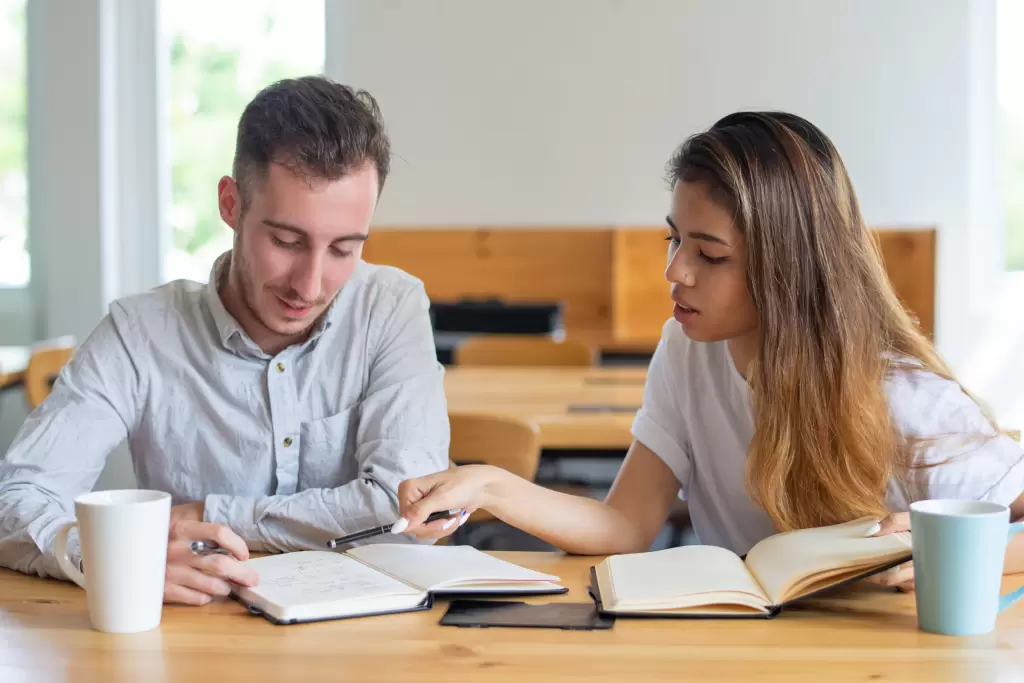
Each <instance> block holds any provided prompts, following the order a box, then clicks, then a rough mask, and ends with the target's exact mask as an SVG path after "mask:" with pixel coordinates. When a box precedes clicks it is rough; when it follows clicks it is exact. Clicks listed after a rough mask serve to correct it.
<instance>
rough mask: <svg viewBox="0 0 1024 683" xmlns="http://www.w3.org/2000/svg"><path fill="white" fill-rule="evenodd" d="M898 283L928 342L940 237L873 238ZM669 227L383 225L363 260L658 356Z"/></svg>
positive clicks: (591, 339)
mask: <svg viewBox="0 0 1024 683" xmlns="http://www.w3.org/2000/svg"><path fill="white" fill-rule="evenodd" d="M873 233H874V235H875V236H876V237H877V238H878V241H879V245H880V247H881V252H882V257H883V260H884V262H885V267H886V270H887V272H888V274H889V279H890V281H891V282H892V283H893V286H894V288H895V289H896V293H897V294H898V295H899V297H900V298H901V300H902V301H903V302H904V305H906V306H907V308H908V309H909V310H910V312H911V313H912V314H913V315H914V316H915V317H916V318H917V319H918V321H919V323H920V326H921V329H922V330H923V331H924V332H925V334H927V335H928V336H929V338H930V337H931V336H932V335H933V332H934V326H935V252H936V232H935V230H934V228H930V229H893V228H878V229H874V230H873ZM665 235H666V230H665V228H662V227H650V226H644V227H634V226H621V227H613V226H590V227H588V226H581V227H566V226H555V227H551V228H538V227H529V228H525V227H524V228H520V227H515V226H512V227H504V228H502V227H488V228H434V227H430V228H427V227H407V228H388V227H376V228H374V229H373V231H372V232H371V236H370V239H369V241H367V243H366V245H365V248H364V252H363V258H364V259H365V260H367V261H369V262H371V263H381V264H388V265H393V266H397V267H398V268H401V269H403V270H405V271H407V272H409V273H411V274H413V275H415V276H416V277H418V278H420V279H421V280H423V282H424V284H425V285H426V289H427V294H428V295H429V296H430V298H431V299H432V300H437V301H441V300H447V301H454V300H457V299H464V298H500V299H504V300H506V301H509V302H536V301H545V300H547V301H555V300H557V301H562V302H563V303H564V306H565V314H564V325H565V335H566V339H571V340H574V341H579V342H582V343H585V344H590V345H592V346H594V347H596V348H600V349H602V350H604V351H606V352H607V351H612V352H615V351H627V352H639V353H650V352H651V351H653V349H654V347H655V345H656V344H657V342H658V339H659V338H660V336H661V328H662V325H663V324H664V322H665V320H666V319H668V317H669V316H670V315H671V308H670V304H669V299H668V283H667V282H666V281H665V278H664V270H665V256H666V245H665V241H664V238H665Z"/></svg>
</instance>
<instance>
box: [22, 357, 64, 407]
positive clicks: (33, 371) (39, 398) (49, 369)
mask: <svg viewBox="0 0 1024 683" xmlns="http://www.w3.org/2000/svg"><path fill="white" fill-rule="evenodd" d="M73 352H74V349H73V348H72V347H70V346H56V347H46V348H41V349H38V350H36V351H33V352H32V355H31V356H30V357H29V359H28V365H27V366H26V367H25V400H26V401H27V402H28V406H29V408H30V409H33V410H34V409H35V408H37V407H38V406H39V404H40V403H42V402H43V401H45V400H46V397H47V396H49V395H50V390H51V389H52V387H53V380H54V379H56V377H57V375H58V374H60V371H61V368H63V367H64V366H65V365H66V364H67V362H68V361H69V360H71V354H72V353H73Z"/></svg>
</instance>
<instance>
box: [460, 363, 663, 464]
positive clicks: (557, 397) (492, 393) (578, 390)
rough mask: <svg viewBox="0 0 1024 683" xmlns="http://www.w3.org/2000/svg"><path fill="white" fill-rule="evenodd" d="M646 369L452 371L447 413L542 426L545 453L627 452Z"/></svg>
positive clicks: (496, 369)
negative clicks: (514, 419)
mask: <svg viewBox="0 0 1024 683" xmlns="http://www.w3.org/2000/svg"><path fill="white" fill-rule="evenodd" d="M646 376H647V369H646V368H638V367H597V368H532V367H527V368H523V367H516V368H509V367H501V368H498V367H450V368H447V369H446V375H445V393H446V395H447V397H448V409H449V410H450V411H465V412H476V413H496V414H499V415H513V416H515V417H520V418H522V419H524V420H529V421H531V422H534V423H536V424H537V425H539V426H540V433H541V447H542V448H548V449H622V450H625V449H627V448H629V444H630V443H631V441H632V436H631V435H630V433H629V428H630V426H631V425H632V424H633V417H634V415H635V414H636V411H637V409H638V408H639V407H640V403H641V400H642V399H643V393H644V380H645V378H646Z"/></svg>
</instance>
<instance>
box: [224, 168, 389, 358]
mask: <svg viewBox="0 0 1024 683" xmlns="http://www.w3.org/2000/svg"><path fill="white" fill-rule="evenodd" d="M253 185H254V187H251V188H250V189H249V192H250V197H249V205H248V206H247V207H246V210H245V212H244V214H242V213H241V202H240V198H239V194H238V187H237V185H236V184H235V181H234V180H233V179H231V178H228V177H225V178H222V179H221V182H220V188H219V190H220V212H221V217H222V218H223V219H224V221H225V222H226V223H227V224H228V225H229V226H230V227H231V228H232V230H234V231H235V244H234V248H233V250H232V256H231V258H232V269H233V270H235V271H237V274H238V283H239V285H240V286H239V289H240V291H239V292H238V294H239V295H240V297H241V299H242V301H243V302H244V304H245V306H246V308H248V313H249V314H251V317H252V318H253V320H252V321H250V322H251V323H253V324H256V325H257V326H258V327H262V328H263V329H256V330H248V329H247V332H249V334H250V336H251V337H253V338H254V339H256V338H257V337H266V336H268V333H269V336H270V337H273V336H275V335H277V336H282V337H295V336H299V335H302V334H304V333H306V332H308V331H309V329H310V328H311V327H312V326H313V324H314V323H315V322H316V320H317V319H318V318H319V316H320V315H321V314H322V313H323V312H324V310H326V308H327V307H328V306H329V305H330V303H331V302H332V301H333V300H334V297H335V296H336V295H337V293H338V291H339V290H340V289H341V288H342V286H344V284H345V283H346V282H348V280H349V278H350V277H352V273H353V272H354V271H355V268H356V265H357V264H358V263H359V258H360V254H361V253H362V249H363V241H364V240H365V239H366V237H367V234H368V231H369V227H370V221H371V219H372V218H373V211H374V208H375V207H376V204H377V194H378V192H377V190H378V183H377V170H376V167H374V165H373V164H372V163H367V164H365V165H364V166H362V167H361V168H359V169H358V170H355V171H353V172H352V173H350V174H348V175H345V176H344V177H342V178H340V179H338V180H322V179H316V178H307V177H305V176H303V175H301V174H297V173H294V172H293V171H292V170H290V169H289V168H287V167H285V166H281V165H279V164H270V166H269V168H268V171H267V175H266V179H265V180H264V181H263V182H262V183H261V182H258V181H257V182H254V183H253ZM246 317H249V316H246ZM239 322H241V323H242V324H243V327H247V326H246V324H245V323H246V321H244V320H240V321H239Z"/></svg>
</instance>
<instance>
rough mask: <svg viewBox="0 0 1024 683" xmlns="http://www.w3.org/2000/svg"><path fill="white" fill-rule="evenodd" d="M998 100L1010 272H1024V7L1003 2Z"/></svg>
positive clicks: (1015, 0)
mask: <svg viewBox="0 0 1024 683" xmlns="http://www.w3.org/2000/svg"><path fill="white" fill-rule="evenodd" d="M997 12H998V15H997V16H998V22H997V26H998V29H997V31H998V35H997V41H996V42H997V45H998V57H997V59H998V71H999V73H998V85H997V89H998V98H999V124H1000V130H999V132H1000V143H999V149H1000V152H1001V154H1002V159H1001V162H1002V179H1003V201H1004V207H1005V212H1006V213H1005V218H1006V269H1007V270H1022V271H1024V76H1022V74H1024V41H1021V40H1020V33H1021V30H1022V29H1024V3H1022V2H1020V1H1019V0H999V5H998V9H997Z"/></svg>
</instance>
